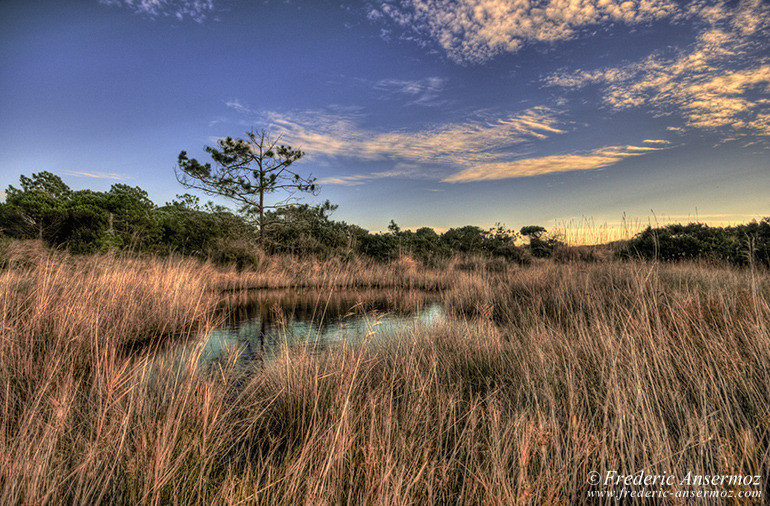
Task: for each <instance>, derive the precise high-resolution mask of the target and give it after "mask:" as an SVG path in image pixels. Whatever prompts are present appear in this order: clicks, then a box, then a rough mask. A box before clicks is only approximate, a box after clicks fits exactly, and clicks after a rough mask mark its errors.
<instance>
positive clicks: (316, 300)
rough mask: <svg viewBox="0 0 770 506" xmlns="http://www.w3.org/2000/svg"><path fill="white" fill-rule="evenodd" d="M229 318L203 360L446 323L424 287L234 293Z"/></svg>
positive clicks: (261, 355)
mask: <svg viewBox="0 0 770 506" xmlns="http://www.w3.org/2000/svg"><path fill="white" fill-rule="evenodd" d="M224 306H225V311H226V312H227V314H228V315H229V316H228V320H227V321H226V322H225V323H224V324H223V325H221V326H219V327H217V328H215V329H214V330H213V331H212V332H211V333H210V334H209V335H207V336H206V337H205V338H204V339H205V344H204V347H203V351H202V353H201V359H200V360H201V361H202V362H203V363H214V362H217V361H220V360H226V359H232V358H233V354H235V357H234V358H235V360H236V361H238V362H248V361H251V360H263V359H265V358H270V357H272V356H275V354H276V353H278V352H279V350H280V349H281V348H282V347H284V346H285V347H288V348H291V347H293V346H297V345H303V346H309V347H310V348H311V349H312V350H322V349H324V348H327V347H329V346H333V345H335V344H339V343H343V342H344V343H347V344H352V345H356V344H360V343H363V342H367V341H371V340H378V339H389V338H393V337H394V336H396V335H398V334H399V333H403V332H407V331H409V330H411V329H414V328H416V327H430V326H432V325H435V324H437V323H440V322H444V321H446V318H447V315H446V313H445V311H444V307H443V306H442V305H441V303H440V302H439V300H438V297H437V295H436V294H431V293H426V292H419V291H408V292H403V291H374V290H359V291H336V292H329V291H327V292H325V293H324V292H321V291H312V290H299V291H297V290H295V291H285V290H255V291H252V292H246V293H237V294H232V295H231V296H230V297H229V298H228V299H227V300H226V301H225V303H224Z"/></svg>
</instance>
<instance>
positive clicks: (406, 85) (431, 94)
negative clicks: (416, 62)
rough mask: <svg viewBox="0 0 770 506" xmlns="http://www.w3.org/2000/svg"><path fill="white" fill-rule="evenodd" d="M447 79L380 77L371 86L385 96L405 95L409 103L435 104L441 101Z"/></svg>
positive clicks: (439, 103)
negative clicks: (440, 97)
mask: <svg viewBox="0 0 770 506" xmlns="http://www.w3.org/2000/svg"><path fill="white" fill-rule="evenodd" d="M446 82H447V80H446V79H444V78H442V77H427V78H425V79H416V80H402V79H381V80H379V81H376V82H375V83H374V84H373V85H372V88H373V89H374V90H376V91H378V92H380V93H382V94H384V95H386V96H400V97H406V98H407V99H408V100H409V102H408V103H409V105H426V106H437V105H441V104H442V103H443V101H442V100H440V99H439V96H440V95H441V92H442V91H443V90H444V86H446Z"/></svg>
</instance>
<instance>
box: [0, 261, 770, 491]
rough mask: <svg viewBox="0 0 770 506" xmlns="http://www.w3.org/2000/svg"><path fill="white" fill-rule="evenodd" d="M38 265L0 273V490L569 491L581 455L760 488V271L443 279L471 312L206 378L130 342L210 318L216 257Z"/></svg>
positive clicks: (575, 272) (626, 270)
mask: <svg viewBox="0 0 770 506" xmlns="http://www.w3.org/2000/svg"><path fill="white" fill-rule="evenodd" d="M36 262H37V264H36V265H34V266H30V265H27V266H16V267H14V266H11V267H7V268H6V269H5V270H3V271H2V272H1V273H0V307H2V308H3V312H2V321H1V323H2V332H3V339H2V344H1V345H0V346H1V349H0V406H2V408H0V409H2V427H1V429H2V430H0V456H1V457H0V458H2V459H3V460H2V465H1V466H0V487H1V490H0V501H2V502H3V503H9V504H10V503H26V504H46V503H89V504H90V503H102V502H106V503H131V504H135V503H148V504H165V503H206V504H211V503H222V504H240V503H253V502H257V503H263V504H284V503H305V504H332V503H333V504H337V503H343V502H344V503H364V504H366V503H383V504H390V503H395V504H414V503H418V504H435V503H440V504H445V503H458V504H490V503H491V504H511V503H523V504H555V503H562V504H567V503H580V502H586V501H587V495H586V494H587V491H588V490H589V488H590V487H589V485H588V484H587V482H586V477H587V474H588V473H589V472H590V471H594V470H596V471H600V472H604V471H607V470H617V471H618V472H619V473H625V474H630V473H634V472H637V471H639V470H642V469H644V470H646V471H647V472H651V473H654V472H657V473H662V472H664V471H665V472H666V473H668V474H672V473H673V474H676V475H678V476H684V475H686V473H687V472H688V471H693V472H695V473H700V474H760V475H761V476H762V480H763V486H764V487H765V488H766V487H767V476H768V464H770V460H769V459H768V451H769V448H770V444H769V443H770V374H768V373H769V372H770V371H768V367H769V365H768V364H770V336H768V329H767V322H768V317H769V316H770V305H769V304H768V300H769V299H768V296H769V295H770V279H769V278H768V275H767V274H766V273H764V272H753V271H750V270H736V269H727V268H716V267H713V266H711V267H709V266H696V265H680V266H664V265H656V264H647V263H612V262H610V263H603V264H590V265H586V264H579V263H569V264H555V263H551V262H537V263H535V264H534V265H532V266H531V267H527V268H511V269H505V270H497V271H496V272H493V273H490V272H489V271H488V270H483V269H477V270H468V269H462V270H448V271H442V272H434V273H432V274H430V275H431V276H436V278H437V279H443V280H444V281H442V282H445V283H448V284H450V285H449V286H448V287H447V288H446V289H445V290H444V291H443V292H442V297H443V298H444V300H445V302H446V304H447V307H448V309H449V310H450V311H452V312H454V313H456V314H458V315H465V316H464V317H463V318H460V319H458V320H457V321H453V322H450V323H449V324H446V325H444V326H440V327H435V328H431V329H424V328H416V329H415V330H414V331H411V332H407V333H404V334H402V335H399V336H395V338H394V339H392V340H387V341H382V340H378V341H377V342H373V343H371V344H369V345H367V346H360V347H357V348H348V347H344V346H343V347H339V348H335V349H331V350H328V351H327V352H324V353H321V354H320V355H319V354H317V353H311V352H310V351H309V350H303V349H301V348H300V349H293V350H292V352H291V353H288V352H287V353H284V354H282V355H281V356H280V357H279V358H278V359H276V360H275V361H273V362H271V363H269V364H267V365H264V366H260V367H257V368H254V369H253V370H249V371H244V370H242V369H238V368H235V367H234V366H232V365H227V364H225V365H223V366H221V367H218V368H216V369H215V370H212V371H209V372H207V373H205V372H203V371H202V370H201V369H200V368H199V367H198V365H197V363H198V362H197V355H196V353H195V352H191V353H190V355H189V356H186V357H182V358H181V359H180V358H179V357H174V356H173V355H168V354H164V353H161V352H156V351H153V350H154V349H153V347H152V346H150V347H149V348H143V349H141V350H139V351H136V350H135V351H134V352H133V353H130V354H127V353H124V352H122V351H121V350H122V347H123V346H124V344H125V343H128V342H131V341H133V340H136V339H137V338H138V337H139V336H142V338H143V340H144V339H145V338H148V337H149V338H151V340H152V339H155V340H159V339H162V336H166V338H167V339H168V338H170V337H169V336H170V334H174V333H176V334H185V333H186V334H190V335H192V334H194V333H195V332H196V330H195V329H196V328H200V327H203V328H205V327H206V326H207V325H210V324H211V318H212V308H213V307H214V304H215V303H216V298H215V297H212V296H211V295H210V294H211V292H210V290H208V289H207V288H208V287H209V285H210V284H211V281H210V280H211V279H216V277H217V275H218V274H217V273H216V272H210V271H209V270H208V269H209V268H208V267H206V266H204V265H201V264H197V263H189V262H186V261H181V260H172V261H159V260H144V261H131V260H120V259H114V258H111V257H96V258H90V259H78V260H73V259H71V258H69V257H66V256H61V257H57V256H55V255H54V256H51V255H48V254H44V255H42V256H41V258H39V259H37V260H36ZM308 268H312V267H308ZM386 268H387V267H386ZM391 268H393V269H396V267H391ZM399 268H400V267H399ZM355 275H356V276H360V273H356V274H355ZM370 275H371V273H370ZM418 275H419V274H418ZM351 276H353V275H351ZM214 284H215V285H216V284H217V282H216V281H215V282H214ZM127 320H131V321H127ZM168 357H170V358H168ZM672 502H676V501H672Z"/></svg>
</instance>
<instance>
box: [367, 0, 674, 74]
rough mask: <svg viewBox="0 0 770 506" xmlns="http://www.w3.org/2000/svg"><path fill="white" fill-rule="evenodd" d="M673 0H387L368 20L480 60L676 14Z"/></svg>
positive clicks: (462, 58) (460, 57)
mask: <svg viewBox="0 0 770 506" xmlns="http://www.w3.org/2000/svg"><path fill="white" fill-rule="evenodd" d="M679 12H680V9H679V7H678V5H677V3H676V2H674V1H671V0H544V1H541V2H529V1H511V0H385V1H384V2H382V3H380V4H379V5H377V6H376V7H372V8H371V9H370V11H369V15H368V17H369V19H370V20H373V21H375V22H383V21H387V22H389V23H393V24H395V25H397V26H398V27H400V28H402V29H405V30H406V31H407V32H409V33H410V35H409V37H411V38H415V39H416V40H417V41H418V42H420V43H422V44H427V43H429V42H432V43H437V44H438V45H439V46H441V48H442V49H443V50H444V51H445V52H446V54H447V55H448V56H449V58H451V59H452V60H454V61H456V62H459V63H479V62H483V61H486V60H488V59H490V58H492V57H493V56H495V55H497V54H499V53H503V52H515V51H517V50H519V49H520V48H521V47H522V46H523V45H524V44H525V43H528V42H554V41H560V40H566V39H570V38H573V37H575V36H577V35H578V34H579V33H580V32H581V31H583V30H585V29H588V28H589V27H595V26H597V25H601V24H609V23H624V24H628V25H633V24H638V23H645V22H649V21H652V20H656V19H661V18H666V17H670V16H674V15H675V14H678V13H679Z"/></svg>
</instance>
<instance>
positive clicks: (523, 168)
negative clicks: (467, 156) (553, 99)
mask: <svg viewBox="0 0 770 506" xmlns="http://www.w3.org/2000/svg"><path fill="white" fill-rule="evenodd" d="M645 142H647V143H653V144H664V143H666V141H663V140H647V141H645ZM660 149H664V148H662V147H651V146H607V147H604V148H600V149H595V150H593V151H589V152H587V153H573V154H566V155H551V156H542V157H536V158H525V159H522V160H514V161H497V162H493V163H486V164H480V165H475V166H471V167H468V168H465V169H463V170H461V171H460V172H457V173H455V174H452V175H451V176H448V177H446V178H444V179H443V181H444V182H446V183H469V182H472V181H494V180H498V179H509V178H515V177H531V176H540V175H543V174H552V173H555V172H569V171H574V170H592V169H601V168H603V167H607V166H609V165H613V164H615V163H617V162H619V161H621V160H624V159H626V158H631V157H635V156H640V155H644V154H647V153H650V152H652V151H658V150H660Z"/></svg>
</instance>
